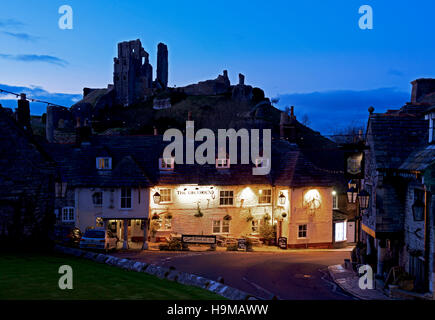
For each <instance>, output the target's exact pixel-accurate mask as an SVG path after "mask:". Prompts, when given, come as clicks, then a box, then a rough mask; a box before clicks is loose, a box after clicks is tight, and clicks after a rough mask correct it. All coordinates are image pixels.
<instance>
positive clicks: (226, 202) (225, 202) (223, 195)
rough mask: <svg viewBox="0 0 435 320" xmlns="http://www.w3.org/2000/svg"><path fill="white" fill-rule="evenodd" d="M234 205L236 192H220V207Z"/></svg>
mask: <svg viewBox="0 0 435 320" xmlns="http://www.w3.org/2000/svg"><path fill="white" fill-rule="evenodd" d="M233 203H234V192H233V191H230V190H224V191H220V192H219V205H221V206H232V205H233Z"/></svg>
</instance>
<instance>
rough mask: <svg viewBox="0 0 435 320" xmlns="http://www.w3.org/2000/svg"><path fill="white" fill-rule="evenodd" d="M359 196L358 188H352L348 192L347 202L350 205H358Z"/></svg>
mask: <svg viewBox="0 0 435 320" xmlns="http://www.w3.org/2000/svg"><path fill="white" fill-rule="evenodd" d="M357 196H358V190H357V189H356V187H354V186H352V187H350V188H349V189H348V190H347V201H348V202H349V203H356V198H357Z"/></svg>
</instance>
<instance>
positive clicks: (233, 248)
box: [227, 244, 239, 251]
mask: <svg viewBox="0 0 435 320" xmlns="http://www.w3.org/2000/svg"><path fill="white" fill-rule="evenodd" d="M237 250H239V246H238V245H237V244H229V245H228V246H227V251H237Z"/></svg>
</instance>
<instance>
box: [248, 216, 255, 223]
mask: <svg viewBox="0 0 435 320" xmlns="http://www.w3.org/2000/svg"><path fill="white" fill-rule="evenodd" d="M252 220H254V217H253V216H249V217H247V218H246V222H251V221H252Z"/></svg>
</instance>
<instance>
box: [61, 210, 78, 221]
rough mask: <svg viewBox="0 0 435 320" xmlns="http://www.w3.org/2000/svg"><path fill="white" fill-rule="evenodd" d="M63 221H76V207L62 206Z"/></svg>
mask: <svg viewBox="0 0 435 320" xmlns="http://www.w3.org/2000/svg"><path fill="white" fill-rule="evenodd" d="M62 221H63V222H74V221H75V216H74V207H63V208H62Z"/></svg>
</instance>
